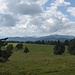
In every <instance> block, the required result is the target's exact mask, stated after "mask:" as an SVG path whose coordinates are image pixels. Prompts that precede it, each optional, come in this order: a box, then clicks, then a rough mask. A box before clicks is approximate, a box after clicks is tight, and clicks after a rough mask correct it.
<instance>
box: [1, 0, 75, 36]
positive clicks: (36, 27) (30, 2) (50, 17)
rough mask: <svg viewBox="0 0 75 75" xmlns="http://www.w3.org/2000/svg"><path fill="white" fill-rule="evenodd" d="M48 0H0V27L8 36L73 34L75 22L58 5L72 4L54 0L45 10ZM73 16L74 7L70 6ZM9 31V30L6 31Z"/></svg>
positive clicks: (62, 0)
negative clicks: (44, 6)
mask: <svg viewBox="0 0 75 75" xmlns="http://www.w3.org/2000/svg"><path fill="white" fill-rule="evenodd" d="M47 1H48V0H0V6H1V5H2V4H3V6H2V7H0V8H1V9H0V13H1V14H0V23H1V24H0V26H2V28H1V27H0V29H2V30H3V29H4V30H3V31H2V32H1V33H0V35H1V34H3V36H4V35H8V36H34V35H35V36H44V35H50V34H69V33H70V34H71V33H72V34H73V33H74V32H75V30H74V28H75V26H74V24H75V22H72V21H70V20H69V19H68V18H67V15H65V14H63V13H62V12H61V11H60V10H59V9H58V7H60V6H65V7H66V6H67V5H70V4H71V3H70V2H66V1H65V0H54V1H53V2H52V3H51V6H50V7H48V9H47V10H46V11H45V10H43V5H44V4H45V3H46V2H47ZM68 12H70V13H71V14H72V15H73V16H75V14H74V9H73V8H72V9H70V8H68ZM6 31H7V32H6Z"/></svg>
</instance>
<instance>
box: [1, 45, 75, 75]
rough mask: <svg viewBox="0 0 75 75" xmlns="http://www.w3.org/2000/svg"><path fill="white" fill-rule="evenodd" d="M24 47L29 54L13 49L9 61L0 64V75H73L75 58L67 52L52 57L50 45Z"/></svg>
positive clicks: (74, 73) (74, 74)
mask: <svg viewBox="0 0 75 75" xmlns="http://www.w3.org/2000/svg"><path fill="white" fill-rule="evenodd" d="M14 46H15V44H14ZM26 46H27V47H28V49H29V53H27V54H25V53H24V52H23V51H24V49H23V50H19V51H17V50H16V48H14V50H13V54H12V56H11V57H10V58H9V60H10V61H7V62H5V63H0V75H75V56H73V55H70V54H68V53H67V51H66V53H64V54H63V55H54V54H53V46H51V45H38V44H24V47H26Z"/></svg>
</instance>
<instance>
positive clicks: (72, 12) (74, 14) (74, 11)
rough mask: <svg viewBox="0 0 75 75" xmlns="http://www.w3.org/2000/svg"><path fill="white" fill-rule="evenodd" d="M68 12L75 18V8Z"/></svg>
mask: <svg viewBox="0 0 75 75" xmlns="http://www.w3.org/2000/svg"><path fill="white" fill-rule="evenodd" d="M67 12H69V13H71V15H72V16H74V17H75V7H69V8H68V9H67Z"/></svg>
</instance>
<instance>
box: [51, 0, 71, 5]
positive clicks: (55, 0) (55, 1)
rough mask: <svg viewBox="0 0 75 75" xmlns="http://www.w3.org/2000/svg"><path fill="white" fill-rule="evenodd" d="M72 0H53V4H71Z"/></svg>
mask: <svg viewBox="0 0 75 75" xmlns="http://www.w3.org/2000/svg"><path fill="white" fill-rule="evenodd" d="M70 4H71V3H70V2H65V0H52V3H51V5H55V6H67V5H70Z"/></svg>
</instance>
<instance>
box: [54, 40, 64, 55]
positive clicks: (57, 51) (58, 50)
mask: <svg viewBox="0 0 75 75" xmlns="http://www.w3.org/2000/svg"><path fill="white" fill-rule="evenodd" d="M64 52H65V46H64V45H63V44H62V43H61V42H60V41H59V40H58V42H57V43H56V44H55V46H54V54H56V55H61V54H63V53H64Z"/></svg>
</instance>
